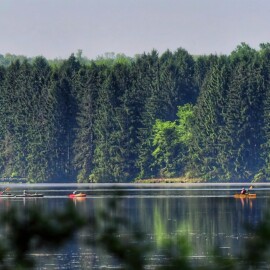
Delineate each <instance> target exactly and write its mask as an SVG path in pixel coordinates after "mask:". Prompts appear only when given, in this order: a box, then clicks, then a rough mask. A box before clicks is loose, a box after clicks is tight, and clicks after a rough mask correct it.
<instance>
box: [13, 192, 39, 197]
mask: <svg viewBox="0 0 270 270" xmlns="http://www.w3.org/2000/svg"><path fill="white" fill-rule="evenodd" d="M16 197H20V198H40V197H44V195H43V194H40V193H26V194H19V195H16Z"/></svg>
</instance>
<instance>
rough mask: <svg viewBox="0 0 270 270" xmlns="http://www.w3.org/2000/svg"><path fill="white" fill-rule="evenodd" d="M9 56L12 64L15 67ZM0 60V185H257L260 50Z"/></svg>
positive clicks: (268, 169) (269, 62)
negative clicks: (162, 180)
mask: <svg viewBox="0 0 270 270" xmlns="http://www.w3.org/2000/svg"><path fill="white" fill-rule="evenodd" d="M13 58H14V57H13ZM13 58H12V61H8V60H10V58H9V59H7V58H6V57H4V56H2V55H0V64H1V66H0V127H1V129H0V177H2V178H4V177H13V178H16V177H21V178H26V179H28V181H29V182H68V181H73V182H75V181H78V182H130V181H133V180H134V179H136V178H137V179H138V178H140V179H143V178H153V177H155V178H157V177H178V176H186V177H200V178H202V179H205V180H206V181H267V180H268V179H269V177H270V151H269V150H270V149H269V148H270V44H268V43H267V44H261V45H260V49H259V50H255V49H253V48H251V47H250V46H248V45H247V44H245V43H242V44H240V45H239V46H237V47H236V49H235V50H234V51H233V52H232V53H231V54H230V55H204V56H197V57H194V56H192V55H190V54H189V53H188V52H187V51H186V50H184V49H181V48H180V49H178V50H176V51H175V52H170V51H166V52H165V53H163V54H162V55H159V54H158V53H157V51H155V50H153V51H152V52H150V53H144V54H141V55H137V56H135V57H134V58H129V57H125V56H123V55H117V56H115V55H113V57H111V58H110V57H107V58H106V57H105V58H99V59H96V60H93V61H90V60H86V59H85V58H83V57H82V55H81V52H78V53H77V54H76V55H71V56H70V57H69V58H68V59H65V60H61V61H60V60H59V61H48V60H46V59H45V58H43V57H36V58H34V59H27V58H24V57H20V58H19V59H16V57H15V59H13Z"/></svg>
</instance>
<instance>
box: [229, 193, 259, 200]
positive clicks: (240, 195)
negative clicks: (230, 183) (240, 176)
mask: <svg viewBox="0 0 270 270" xmlns="http://www.w3.org/2000/svg"><path fill="white" fill-rule="evenodd" d="M233 197H234V198H240V199H241V198H249V199H254V198H256V194H255V193H246V194H239V193H238V194H234V196H233Z"/></svg>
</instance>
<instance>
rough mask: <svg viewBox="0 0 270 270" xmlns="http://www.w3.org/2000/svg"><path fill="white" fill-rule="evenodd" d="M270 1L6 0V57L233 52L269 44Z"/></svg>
mask: <svg viewBox="0 0 270 270" xmlns="http://www.w3.org/2000/svg"><path fill="white" fill-rule="evenodd" d="M269 26H270V0H0V27H1V28H0V29H1V31H0V54H6V53H11V54H17V55H18V54H20V55H25V56H30V57H31V56H38V55H43V56H45V57H46V58H50V59H51V58H67V57H69V56H70V55H71V53H76V52H77V51H78V49H81V50H82V51H83V55H84V56H86V57H88V58H91V59H94V58H96V57H97V56H98V55H102V54H104V53H106V52H115V53H124V54H126V55H128V56H134V55H135V54H140V53H143V52H150V51H151V50H152V49H156V50H158V51H159V52H160V53H163V52H164V51H165V50H167V49H170V50H171V51H174V50H176V49H177V48H179V47H182V48H184V49H186V50H187V51H188V52H189V53H191V54H209V53H217V54H220V53H226V54H228V53H230V52H231V51H232V50H234V49H235V48H236V46H237V45H239V44H240V43H241V42H246V43H248V44H249V45H250V46H251V47H253V48H255V49H257V48H258V46H259V44H260V43H266V42H270V27H269Z"/></svg>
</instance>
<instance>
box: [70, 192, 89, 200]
mask: <svg viewBox="0 0 270 270" xmlns="http://www.w3.org/2000/svg"><path fill="white" fill-rule="evenodd" d="M68 197H69V198H72V199H73V198H84V197H86V194H85V193H77V194H69V195H68Z"/></svg>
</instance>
